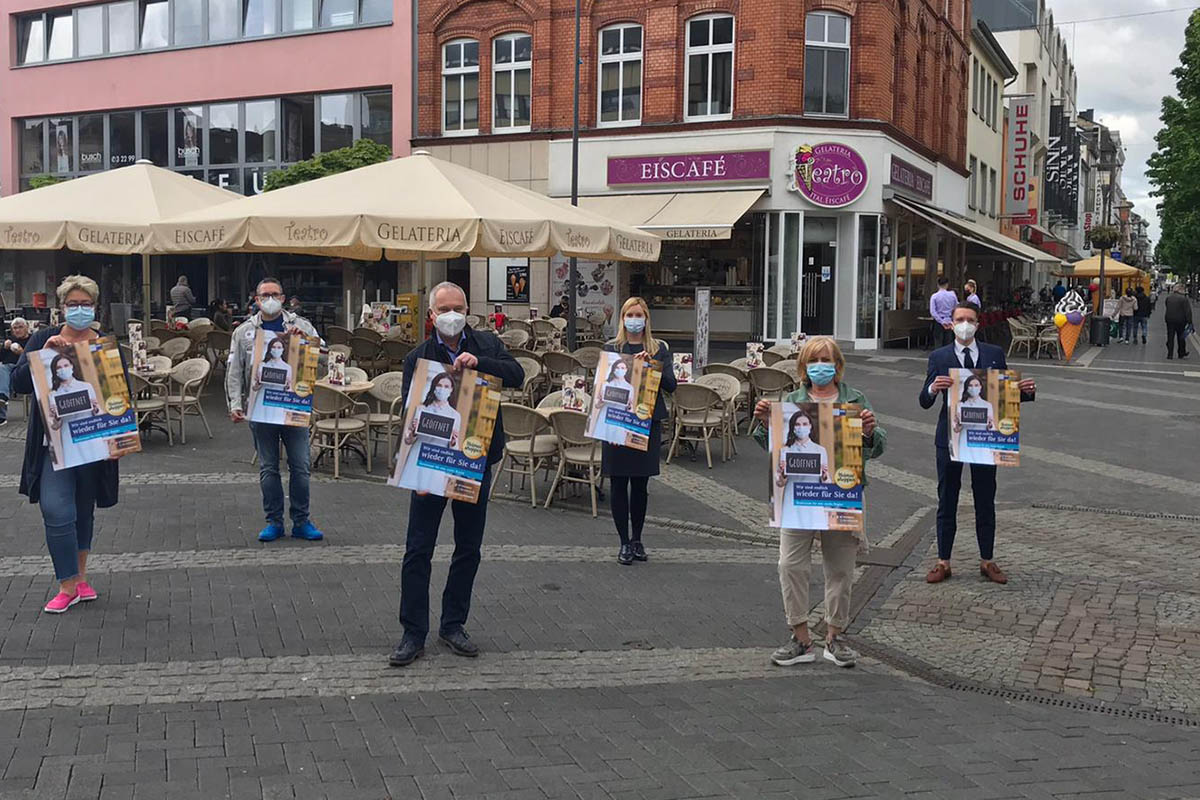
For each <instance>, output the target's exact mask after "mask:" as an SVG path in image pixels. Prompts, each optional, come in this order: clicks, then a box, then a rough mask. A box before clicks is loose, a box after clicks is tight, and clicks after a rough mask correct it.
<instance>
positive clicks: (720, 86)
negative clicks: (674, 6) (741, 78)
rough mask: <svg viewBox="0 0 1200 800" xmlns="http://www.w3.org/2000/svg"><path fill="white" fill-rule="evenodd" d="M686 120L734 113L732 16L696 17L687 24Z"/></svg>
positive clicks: (711, 117)
mask: <svg viewBox="0 0 1200 800" xmlns="http://www.w3.org/2000/svg"><path fill="white" fill-rule="evenodd" d="M684 72H685V75H684V83H685V84H686V86H687V114H686V116H687V118H688V119H728V118H729V117H730V116H732V114H733V17H731V16H726V15H713V16H705V17H697V18H695V19H691V20H688V23H687V63H686V67H685V69H684Z"/></svg>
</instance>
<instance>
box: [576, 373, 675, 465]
mask: <svg viewBox="0 0 1200 800" xmlns="http://www.w3.org/2000/svg"><path fill="white" fill-rule="evenodd" d="M661 380H662V372H661V365H658V366H655V365H653V364H647V363H646V362H645V361H642V360H640V359H637V358H634V357H633V356H629V355H622V354H620V353H609V352H603V353H601V354H600V359H599V360H598V361H597V363H596V380H595V383H594V384H593V386H592V411H591V413H590V414H589V415H588V425H587V431H586V435H587V436H588V437H590V438H592V439H599V440H600V441H602V442H608V443H609V444H616V445H621V446H622V447H632V448H633V449H635V450H646V449H647V448H648V447H649V442H650V440H649V435H650V425H651V423H652V422H653V419H652V418H653V416H654V404H655V403H656V402H657V400H658V385H659V382H660V381H661Z"/></svg>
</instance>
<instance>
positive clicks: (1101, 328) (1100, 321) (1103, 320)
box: [1088, 315, 1110, 347]
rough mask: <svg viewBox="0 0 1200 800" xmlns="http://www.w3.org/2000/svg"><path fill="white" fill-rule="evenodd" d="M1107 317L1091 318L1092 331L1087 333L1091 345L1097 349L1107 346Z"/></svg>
mask: <svg viewBox="0 0 1200 800" xmlns="http://www.w3.org/2000/svg"><path fill="white" fill-rule="evenodd" d="M1109 322H1110V320H1109V318H1108V317H1099V316H1095V315H1093V316H1092V329H1091V330H1090V331H1089V332H1088V333H1089V335H1090V339H1091V342H1092V344H1094V345H1096V346H1097V347H1107V346H1108V325H1109Z"/></svg>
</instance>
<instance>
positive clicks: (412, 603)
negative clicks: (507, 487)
mask: <svg viewBox="0 0 1200 800" xmlns="http://www.w3.org/2000/svg"><path fill="white" fill-rule="evenodd" d="M491 482H492V471H491V467H488V469H487V470H486V471H485V472H484V473H483V484H482V485H481V486H480V487H479V502H478V503H464V502H461V501H459V500H452V501H450V513H451V514H452V515H453V516H454V555H453V556H452V557H451V559H450V574H449V575H448V576H447V577H446V589H445V591H443V592H442V622H441V625H440V626H439V630H440V631H441V632H442V633H450V632H453V631H456V630H460V629H461V628H462V627H463V625H465V624H466V622H467V615H468V614H469V613H470V611H471V589H472V587H474V585H475V574H476V573H477V572H479V549H480V547H481V546H482V544H483V526H484V523H485V522H486V521H487V499H488V497H487V496H488V489H489V488H490V487H491ZM445 509H446V498H444V497H438V496H437V495H434V494H425V495H420V494H417V493H416V492H413V493H412V502H411V503H410V504H409V509H408V537H407V540H406V542H405V545H404V565H403V567H402V568H401V572H400V624H401V625H402V626H404V635H405V636H406V637H408V638H412V639H416V640H418V641H420V642H424V641H425V637H426V636H427V635H428V634H429V574H430V572H431V570H432V561H433V549H434V547H435V546H436V545H437V537H438V526H439V525H440V524H441V522H442V512H443V511H445Z"/></svg>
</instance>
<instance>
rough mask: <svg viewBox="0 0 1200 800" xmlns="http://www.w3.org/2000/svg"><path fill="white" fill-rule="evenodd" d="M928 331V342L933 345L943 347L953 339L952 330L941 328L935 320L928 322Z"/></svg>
mask: <svg viewBox="0 0 1200 800" xmlns="http://www.w3.org/2000/svg"><path fill="white" fill-rule="evenodd" d="M929 331H930V333H929V343H930V345H932V346H933V347H945V346H946V345H948V344H950V343H951V342H953V341H954V331H952V330H949V329H948V328H943V327H942V323H940V322H938V321H937V320H934V321H933V322H931V323H930V328H929Z"/></svg>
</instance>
